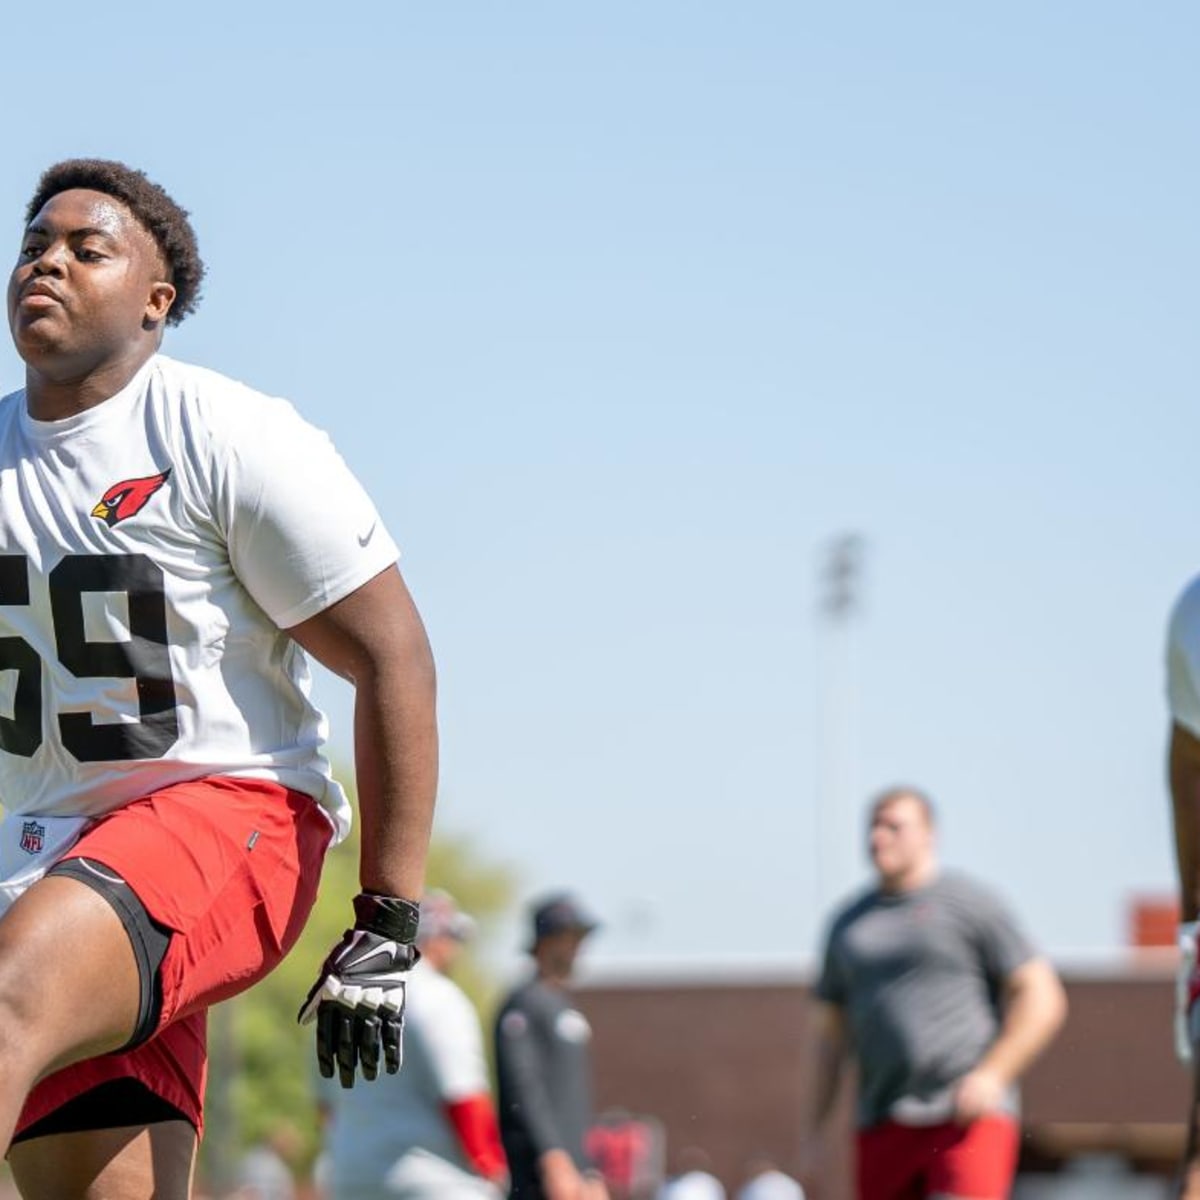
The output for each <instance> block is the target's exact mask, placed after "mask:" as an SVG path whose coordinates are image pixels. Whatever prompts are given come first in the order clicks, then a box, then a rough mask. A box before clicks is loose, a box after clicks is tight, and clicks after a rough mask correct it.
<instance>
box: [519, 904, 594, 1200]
mask: <svg viewBox="0 0 1200 1200" xmlns="http://www.w3.org/2000/svg"><path fill="white" fill-rule="evenodd" d="M532 925H533V936H532V940H531V942H530V945H529V953H530V954H531V955H532V956H533V961H534V966H535V970H534V976H533V978H532V979H530V980H528V981H527V982H525V983H522V984H521V985H519V986H518V987H517V988H515V989H514V990H513V991H512V992H510V993H509V995H508V997H507V999H505V1001H504V1003H503V1004H502V1005H501V1007H500V1011H499V1014H498V1016H497V1018H496V1073H497V1077H498V1087H499V1104H500V1135H501V1137H502V1138H503V1141H504V1149H505V1152H506V1154H507V1156H508V1166H509V1170H510V1172H511V1174H512V1192H511V1195H512V1197H513V1200H604V1198H605V1197H606V1195H607V1191H606V1189H605V1186H604V1183H603V1180H602V1179H601V1177H600V1174H599V1172H598V1171H597V1170H596V1169H595V1166H594V1164H593V1163H592V1162H591V1160H590V1158H589V1157H588V1154H587V1151H586V1149H585V1141H586V1138H587V1133H588V1130H589V1128H590V1127H591V1125H592V1122H593V1111H592V1069H591V1057H590V1047H589V1042H590V1040H591V1035H592V1031H591V1026H589V1025H588V1022H587V1018H586V1017H584V1015H583V1014H582V1013H581V1012H579V1011H578V1009H576V1008H575V1007H574V1005H573V1004H572V1003H571V998H570V994H569V992H568V984H569V982H570V979H571V975H572V973H573V971H574V969H575V960H576V957H577V956H578V954H579V949H580V947H581V946H582V945H583V942H584V939H585V938H587V937H588V935H589V934H591V933H592V932H593V931H594V930H595V929H596V928H597V922H596V921H595V919H594V918H592V917H591V916H590V915H589V914H588V913H587V912H586V911H585V909H584V908H583V907H582V906H581V905H580V904H579V902H578V901H577V900H576V899H575V898H574V897H572V896H570V895H568V894H566V893H560V894H556V895H553V896H550V897H547V898H546V899H544V900H541V901H540V902H538V903H536V904H535V905H534V906H533V909H532Z"/></svg>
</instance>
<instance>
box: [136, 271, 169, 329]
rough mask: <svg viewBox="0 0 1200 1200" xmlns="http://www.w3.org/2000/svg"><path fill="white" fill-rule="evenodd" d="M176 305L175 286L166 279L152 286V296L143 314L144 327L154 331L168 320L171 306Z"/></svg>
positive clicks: (148, 299) (147, 301)
mask: <svg viewBox="0 0 1200 1200" xmlns="http://www.w3.org/2000/svg"><path fill="white" fill-rule="evenodd" d="M174 303H175V285H174V284H173V283H167V281H166V280H165V279H163V280H158V281H157V282H155V283H152V284H151V285H150V295H149V296H148V297H147V299H146V311H145V312H144V313H143V314H142V327H143V328H144V329H153V328H154V327H155V326H158V325H161V324H162V323H163V321H165V320H166V319H167V313H169V312H170V311H171V305H172V304H174Z"/></svg>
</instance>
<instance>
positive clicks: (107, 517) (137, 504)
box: [92, 467, 171, 526]
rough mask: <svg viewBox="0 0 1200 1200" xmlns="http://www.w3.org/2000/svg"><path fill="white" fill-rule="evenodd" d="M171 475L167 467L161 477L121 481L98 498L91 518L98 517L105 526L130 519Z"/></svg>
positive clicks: (151, 476)
mask: <svg viewBox="0 0 1200 1200" xmlns="http://www.w3.org/2000/svg"><path fill="white" fill-rule="evenodd" d="M170 474H171V468H170V467H168V468H167V469H166V470H165V471H164V472H163V473H162V474H161V475H147V476H145V477H144V478H142V479H123V480H121V482H120V483H114V484H113V485H112V487H110V488H109V489H108V491H107V492H105V493H104V495H103V496H101V497H100V503H99V504H97V505H96V507H95V508H93V509H92V516H93V517H99V518H100V520H101V521H103V522H104V523H105V524H106V525H109V526H112V525H115V524H116V523H117V522H118V521H123V520H125V518H126V517H132V516H133V515H134V513H139V512H141V511H142V509H143V508H144V507H145V504H146V501H147V500H149V499H150V497H151V496H153V495H154V493H155V492H157V491H158V489H159V488H160V487H162V485H163V484H164V483H166V482H167V476H168V475H170Z"/></svg>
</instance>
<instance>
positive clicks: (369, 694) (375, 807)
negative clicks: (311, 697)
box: [354, 633, 438, 899]
mask: <svg viewBox="0 0 1200 1200" xmlns="http://www.w3.org/2000/svg"><path fill="white" fill-rule="evenodd" d="M355 684H356V687H355V706H354V741H355V775H356V781H357V788H358V802H359V811H360V817H361V821H362V850H361V866H360V878H361V882H362V886H363V888H364V889H365V890H368V891H374V892H382V893H384V894H386V895H392V896H406V897H409V898H413V899H415V898H417V897H419V896H420V895H421V893H422V891H423V890H424V886H425V859H426V855H427V852H428V847H429V836H430V830H431V827H432V823H433V809H434V801H435V798H436V795H437V769H438V738H437V718H436V684H435V675H434V667H433V656H432V654H431V653H430V650H429V645H428V642H427V641H426V640H425V638H424V635H423V633H422V634H421V635H420V636H415V635H414V636H412V637H410V638H409V639H407V640H406V642H405V644H404V646H403V651H402V652H401V653H393V654H390V655H387V656H385V657H383V658H381V660H380V661H378V662H376V663H374V664H372V666H371V669H370V670H369V671H368V672H366V673H365V675H364V676H362V677H360V678H358V679H357V680H356V681H355Z"/></svg>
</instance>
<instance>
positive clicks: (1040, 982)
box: [810, 788, 1065, 1200]
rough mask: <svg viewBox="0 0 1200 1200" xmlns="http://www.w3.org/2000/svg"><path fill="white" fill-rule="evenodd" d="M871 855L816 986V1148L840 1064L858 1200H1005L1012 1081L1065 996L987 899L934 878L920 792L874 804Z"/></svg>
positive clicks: (932, 846)
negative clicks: (872, 879)
mask: <svg viewBox="0 0 1200 1200" xmlns="http://www.w3.org/2000/svg"><path fill="white" fill-rule="evenodd" d="M870 851H871V858H872V862H873V864H874V867H875V870H876V874H877V878H878V882H877V886H875V887H874V888H872V889H871V890H870V891H868V892H866V893H865V894H864V895H862V896H860V897H859V898H857V899H856V900H854V901H853V902H852V903H850V904H849V905H847V906H846V907H845V908H843V909H842V910H841V911H840V912H839V913H838V914H837V915H836V917H835V918H834V921H833V923H832V926H831V929H830V932H829V937H828V940H827V944H826V948H825V956H824V965H823V968H822V971H821V976H820V979H819V980H818V982H817V987H816V1000H817V1004H816V1013H817V1028H818V1031H819V1036H818V1039H817V1048H816V1050H817V1052H816V1070H815V1072H814V1081H813V1082H814V1086H813V1092H814V1095H813V1104H812V1112H811V1114H810V1116H811V1122H812V1133H813V1136H814V1138H815V1136H816V1135H817V1133H818V1132H819V1130H820V1126H821V1125H822V1123H823V1122H824V1120H825V1118H826V1117H827V1115H828V1113H829V1111H830V1108H831V1107H832V1104H833V1100H834V1097H835V1095H836V1091H837V1083H838V1080H839V1077H840V1074H841V1067H842V1065H843V1063H844V1062H845V1060H846V1059H847V1058H848V1057H853V1058H854V1060H855V1061H856V1063H857V1066H858V1077H859V1087H858V1101H857V1124H858V1127H859V1136H858V1182H859V1196H860V1200H901V1198H903V1200H909V1198H910V1197H913V1198H915V1197H922V1196H937V1197H940V1198H947V1200H952V1198H953V1197H959V1196H961V1197H968V1196H969V1197H971V1198H972V1200H991V1198H993V1197H995V1200H1003V1198H1004V1197H1006V1196H1007V1195H1008V1194H1009V1191H1010V1189H1011V1186H1012V1176H1013V1172H1014V1170H1015V1166H1016V1152H1017V1134H1018V1130H1017V1122H1016V1118H1015V1114H1016V1088H1015V1084H1016V1080H1017V1078H1018V1077H1019V1076H1020V1074H1021V1073H1022V1072H1023V1071H1024V1070H1025V1068H1026V1067H1027V1066H1028V1065H1029V1064H1030V1063H1031V1062H1032V1061H1033V1059H1034V1058H1035V1057H1036V1056H1037V1054H1038V1053H1040V1052H1041V1050H1042V1049H1043V1048H1044V1047H1045V1046H1046V1045H1047V1043H1048V1042H1049V1041H1050V1039H1051V1038H1052V1037H1053V1036H1054V1034H1055V1032H1057V1030H1058V1028H1059V1026H1060V1025H1061V1023H1062V1020H1063V1017H1064V1015H1065V1000H1064V997H1063V991H1062V987H1061V985H1060V984H1059V982H1058V978H1057V976H1056V975H1055V974H1054V971H1053V970H1052V969H1051V967H1050V966H1049V964H1048V963H1047V962H1046V961H1045V960H1044V959H1042V958H1040V957H1039V956H1038V955H1037V954H1036V952H1035V951H1034V949H1033V947H1032V946H1031V945H1030V943H1029V942H1028V941H1027V940H1026V938H1025V936H1024V935H1023V934H1022V933H1021V931H1020V930H1019V929H1018V927H1017V925H1016V923H1015V921H1014V920H1013V918H1012V917H1011V915H1010V914H1009V913H1008V911H1007V909H1006V908H1005V907H1004V906H1003V905H1002V904H1001V903H1000V902H999V900H998V899H996V898H995V897H994V896H992V895H991V894H990V893H989V892H988V891H986V890H985V889H984V888H982V887H980V886H979V885H978V884H975V883H973V882H971V881H970V880H968V879H966V878H964V877H963V876H961V875H953V874H943V873H941V872H940V870H939V869H938V864H937V855H936V836H935V828H934V821H933V813H932V806H931V805H930V802H929V800H928V799H927V798H926V797H925V796H924V795H922V794H921V793H920V792H918V791H916V790H915V789H912V788H894V789H891V790H889V791H887V792H885V793H883V794H882V795H881V796H880V797H879V798H878V799H877V800H876V801H875V803H874V805H873V806H872V809H871V834H870Z"/></svg>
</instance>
